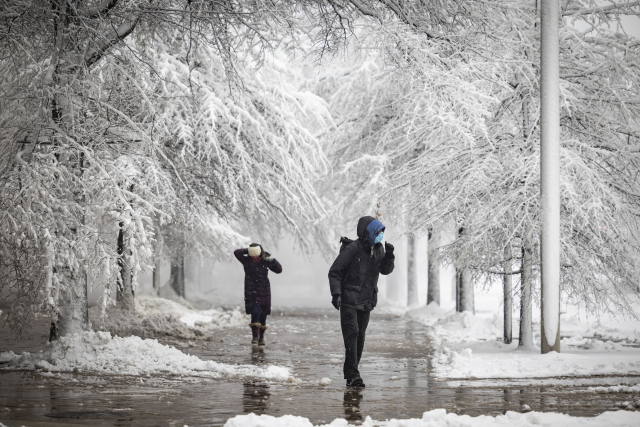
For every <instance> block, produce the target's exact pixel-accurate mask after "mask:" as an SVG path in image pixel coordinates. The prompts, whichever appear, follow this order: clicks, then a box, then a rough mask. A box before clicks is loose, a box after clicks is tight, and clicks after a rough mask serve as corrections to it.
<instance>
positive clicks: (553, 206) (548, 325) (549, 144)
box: [540, 0, 560, 354]
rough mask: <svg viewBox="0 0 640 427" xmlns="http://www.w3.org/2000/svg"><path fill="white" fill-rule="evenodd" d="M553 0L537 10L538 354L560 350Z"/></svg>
mask: <svg viewBox="0 0 640 427" xmlns="http://www.w3.org/2000/svg"><path fill="white" fill-rule="evenodd" d="M559 16H560V11H559V4H558V1H557V0H542V3H541V8H540V181H541V182H540V202H541V221H542V224H541V227H542V232H541V236H540V244H541V259H540V264H541V273H542V292H541V297H542V301H541V305H540V309H541V340H542V342H541V345H540V350H541V352H542V354H545V353H548V352H550V351H557V352H559V351H560V43H559V36H558V34H559V30H558V25H559V24H558V20H559Z"/></svg>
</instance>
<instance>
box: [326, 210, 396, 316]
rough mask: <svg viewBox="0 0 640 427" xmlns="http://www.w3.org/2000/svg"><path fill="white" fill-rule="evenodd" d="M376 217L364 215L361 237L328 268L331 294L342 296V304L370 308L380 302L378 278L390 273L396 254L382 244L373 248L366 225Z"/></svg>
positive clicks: (346, 248) (359, 231)
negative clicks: (385, 249)
mask: <svg viewBox="0 0 640 427" xmlns="http://www.w3.org/2000/svg"><path fill="white" fill-rule="evenodd" d="M373 220H374V218H373V217H370V216H365V217H362V218H360V220H359V221H358V240H356V241H354V242H353V243H350V244H349V245H348V246H347V247H345V248H344V250H342V251H341V252H340V253H339V254H338V257H337V258H336V259H335V261H334V262H333V265H331V268H330V269H329V287H330V289H331V295H332V296H333V295H341V300H342V305H344V306H347V307H354V308H356V309H358V310H365V311H371V310H373V309H374V307H375V306H376V304H377V303H378V277H379V275H380V274H385V275H386V274H390V273H391V272H392V271H393V268H394V260H395V256H394V255H393V253H392V252H389V253H386V254H385V251H384V247H383V246H382V244H381V243H377V244H376V245H375V246H374V247H373V254H372V253H371V250H372V249H371V245H370V244H369V238H368V237H367V235H366V232H365V231H366V228H367V225H369V223H370V222H371V221H373Z"/></svg>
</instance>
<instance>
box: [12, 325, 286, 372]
mask: <svg viewBox="0 0 640 427" xmlns="http://www.w3.org/2000/svg"><path fill="white" fill-rule="evenodd" d="M0 362H3V364H4V368H5V369H20V370H36V369H37V370H42V371H46V372H87V373H98V374H109V375H134V376H142V375H182V376H192V377H207V378H221V377H251V378H260V379H264V380H271V381H287V380H289V379H290V378H292V376H291V373H290V371H289V368H286V367H281V366H274V365H269V366H268V367H265V368H262V367H257V366H252V365H227V364H224V363H218V362H214V361H211V360H201V359H199V358H198V357H196V356H191V355H188V354H185V353H183V352H181V351H180V350H178V349H176V348H174V347H171V346H166V345H162V344H160V343H158V341H156V340H154V339H141V338H139V337H135V336H134V337H127V338H119V337H112V336H111V334H110V333H109V332H83V333H78V334H72V335H69V336H66V337H62V338H60V339H59V340H57V341H54V342H53V343H51V344H49V345H48V348H47V349H46V350H44V351H42V352H39V353H35V354H32V353H29V352H23V353H22V354H19V355H18V354H15V353H14V352H12V351H9V352H4V353H0Z"/></svg>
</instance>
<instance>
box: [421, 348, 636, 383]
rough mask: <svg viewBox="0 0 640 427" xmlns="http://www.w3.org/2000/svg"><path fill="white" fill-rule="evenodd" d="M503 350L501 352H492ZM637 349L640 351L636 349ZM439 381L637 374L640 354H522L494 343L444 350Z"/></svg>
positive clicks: (438, 363)
mask: <svg viewBox="0 0 640 427" xmlns="http://www.w3.org/2000/svg"><path fill="white" fill-rule="evenodd" d="M492 350H501V351H492ZM634 350H637V349H634ZM432 366H433V367H434V374H435V375H436V376H437V377H439V378H452V379H453V378H547V377H572V376H592V375H638V374H640V352H638V351H627V352H624V353H620V354H611V353H608V352H599V353H593V352H591V353H588V352H585V351H582V352H580V351H571V350H567V351H565V352H563V353H556V352H550V353H548V354H540V353H539V352H535V353H533V352H523V351H518V350H515V345H511V346H503V345H501V344H499V343H495V344H494V346H493V348H491V347H490V346H479V347H476V351H474V350H472V349H471V348H465V349H462V350H459V351H455V350H451V349H450V348H449V347H442V348H441V350H440V351H439V352H438V356H437V357H434V360H432Z"/></svg>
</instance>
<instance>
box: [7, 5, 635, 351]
mask: <svg viewBox="0 0 640 427" xmlns="http://www.w3.org/2000/svg"><path fill="white" fill-rule="evenodd" d="M562 6H563V9H562V10H563V14H564V19H563V26H562V35H561V67H562V71H561V72H562V79H563V80H562V96H563V110H562V132H563V138H562V139H563V147H562V160H563V170H564V174H563V176H562V186H563V194H562V197H563V199H562V200H563V204H562V207H563V226H564V229H563V238H564V240H563V245H562V249H563V266H564V267H563V284H564V289H563V290H564V292H566V293H567V294H568V295H569V296H571V297H573V298H575V299H579V300H582V302H584V303H585V304H586V305H587V306H588V307H589V308H590V309H592V310H596V309H600V308H603V307H604V308H607V307H611V306H609V304H613V306H614V307H616V308H619V307H623V308H624V307H625V306H626V304H627V298H626V292H627V291H628V290H630V289H631V290H633V291H634V292H637V291H638V289H637V285H636V284H635V281H634V278H636V277H638V275H637V274H638V271H637V267H636V265H638V264H637V262H636V261H637V255H638V254H637V247H636V243H637V242H636V240H635V237H634V236H633V235H631V234H630V233H631V232H633V231H634V230H635V229H636V225H637V224H636V223H635V221H636V218H637V212H638V211H637V208H638V206H637V202H638V197H639V196H638V195H637V192H636V191H635V190H634V184H635V173H637V171H638V170H637V168H636V165H635V162H636V157H637V153H638V150H636V148H637V147H636V146H637V145H638V135H639V134H640V126H639V123H638V103H637V99H638V88H639V85H638V83H639V82H638V78H639V77H638V73H637V67H638V65H639V64H638V48H639V45H638V43H637V41H636V40H635V39H633V38H631V37H628V36H627V35H625V34H624V33H621V32H616V31H613V30H611V29H610V27H607V25H608V24H611V23H615V22H616V21H617V19H618V17H619V16H620V15H621V14H625V13H636V12H637V10H638V2H627V3H625V4H624V5H614V6H611V7H608V8H605V9H603V8H601V7H600V8H596V7H593V6H592V5H589V4H588V3H587V2H584V3H583V2H578V1H563V2H562ZM537 16H538V12H537V5H536V3H535V0H530V1H524V0H513V1H507V2H504V1H496V2H473V1H466V0H465V1H447V0H433V1H428V2H422V1H415V2H414V1H403V2H396V1H393V0H380V1H378V0H366V1H365V0H362V1H361V0H345V1H322V0H313V1H308V2H295V1H284V2H280V3H277V4H272V3H268V4H267V3H263V2H260V1H257V2H256V1H251V2H248V1H247V2H245V1H241V0H240V1H238V0H236V1H232V2H225V3H224V4H221V3H215V2H210V1H206V0H196V1H193V0H192V1H186V2H184V1H179V0H162V1H159V2H151V3H149V2H143V1H141V0H132V1H128V2H122V1H119V0H86V1H82V0H55V1H52V2H51V1H43V0H0V53H1V54H2V55H1V57H0V58H1V59H0V75H1V76H2V80H1V81H0V85H1V90H2V96H1V97H0V103H1V104H0V138H1V145H0V214H1V215H2V221H1V227H0V250H1V251H2V256H0V272H1V273H2V275H3V277H4V278H5V279H4V280H3V282H2V285H1V286H2V287H1V289H0V292H2V294H3V296H9V297H11V298H12V299H13V300H14V301H15V304H13V305H12V307H11V309H10V310H9V316H8V319H9V324H10V326H12V327H13V328H14V329H15V330H17V331H19V330H20V329H21V328H22V327H23V326H24V325H25V324H26V323H27V322H28V321H29V319H30V318H31V316H32V314H33V313H36V312H39V313H45V314H49V315H52V316H54V317H55V318H57V323H56V325H57V334H58V335H64V334H67V333H71V332H75V331H78V330H82V329H86V328H87V327H88V323H87V314H86V313H87V287H88V285H91V286H104V288H105V295H104V297H103V299H102V301H103V304H104V305H105V306H106V304H108V303H109V301H111V300H112V299H114V296H115V295H114V294H115V293H117V294H118V296H117V299H118V300H119V301H120V302H121V305H123V306H124V307H125V308H128V309H131V308H132V307H133V305H132V299H131V298H132V290H133V289H134V288H135V286H136V282H137V277H138V275H139V273H140V272H141V271H142V270H145V269H146V270H150V269H154V267H155V268H156V269H157V266H158V265H159V262H161V261H163V260H164V261H166V260H171V262H172V265H174V266H175V275H176V277H179V275H180V271H179V270H180V265H181V261H180V260H181V259H182V257H184V256H185V255H188V254H199V255H204V256H213V257H220V256H224V253H225V252H227V251H228V248H229V247H234V246H237V245H240V244H245V243H247V242H246V238H245V237H244V236H242V235H240V234H239V233H238V232H237V230H239V229H240V228H241V227H242V228H245V229H247V227H254V228H253V229H252V232H254V231H255V232H256V234H257V235H259V236H260V237H261V238H263V239H264V240H269V239H270V238H274V236H277V235H278V233H279V231H280V229H281V228H287V229H289V230H291V231H292V232H293V233H294V234H296V235H297V237H298V240H299V242H300V244H301V246H302V247H303V248H308V249H310V248H311V247H312V246H313V245H320V246H322V247H324V248H326V247H328V244H329V242H334V241H337V239H335V236H332V235H331V233H328V232H327V230H331V229H335V227H332V225H336V223H337V222H342V221H344V222H348V223H353V221H354V220H355V219H356V218H357V217H358V216H360V215H361V214H362V213H363V211H366V210H367V209H369V210H371V211H373V210H374V209H377V208H379V209H380V211H381V212H382V213H383V214H384V215H385V216H388V217H391V215H393V217H394V218H396V217H397V218H398V219H399V222H403V223H404V224H408V225H407V231H408V232H409V233H411V234H412V235H415V236H420V235H422V234H424V233H429V234H430V235H431V236H433V239H431V238H430V249H429V251H430V256H429V260H430V263H431V265H430V268H429V270H430V283H432V286H431V287H430V291H429V295H430V299H429V301H438V299H439V297H438V291H437V290H436V289H435V287H434V286H433V284H435V283H436V280H435V274H436V271H437V267H436V266H435V264H434V262H436V261H437V262H441V263H451V264H453V265H455V266H456V268H457V269H458V270H459V274H458V276H459V278H460V280H459V282H460V285H459V288H460V289H461V294H460V295H461V298H460V309H464V308H467V309H468V308H469V307H470V304H472V300H471V299H469V298H466V297H465V295H469V290H470V289H472V286H473V285H472V281H474V282H476V283H480V282H479V281H480V280H485V281H489V280H491V278H492V277H494V276H496V275H499V276H500V277H504V278H505V281H507V280H509V278H511V275H512V274H521V283H522V286H521V288H522V290H521V292H520V294H521V298H520V299H521V304H522V319H523V320H524V321H523V322H521V325H523V327H524V330H523V331H521V334H520V340H521V344H522V345H530V344H531V336H530V327H529V329H528V330H529V333H528V332H527V323H526V320H527V319H530V311H527V310H530V302H529V301H530V300H529V299H528V298H530V295H531V289H535V287H534V286H533V284H534V283H536V280H537V277H538V276H539V272H538V261H537V260H538V259H539V254H538V251H539V249H538V248H539V244H538V237H537V236H538V235H539V212H540V207H539V198H538V193H539V172H538V171H539V165H538V160H537V159H538V154H539V153H538V128H539V126H538V122H537V117H538V116H539V111H538V110H539V106H538V90H539V64H538V58H537V55H535V54H534V52H536V50H537V49H538V43H539V41H538V33H539V31H538V28H537ZM583 26H586V27H585V28H586V29H582V27H583ZM353 35H355V36H356V37H352V36H353ZM340 48H344V53H346V56H347V58H348V59H347V60H344V61H340V60H339V59H338V58H334V59H329V58H328V57H327V54H329V53H333V52H335V51H336V50H337V49H340ZM292 58H295V59H292ZM309 58H316V59H317V58H322V59H324V61H325V64H327V66H326V67H324V68H323V69H322V70H321V71H320V72H319V73H318V74H315V73H314V71H312V67H310V65H309V63H310V60H309ZM634 71H635V72H634ZM594 113H596V114H594ZM398 213H400V215H398ZM247 220H250V221H247ZM266 224H268V227H267V226H265V225H266ZM444 227H454V228H455V229H456V230H458V233H457V234H458V235H457V238H456V240H455V241H454V242H453V243H451V244H447V245H445V246H443V245H441V244H439V243H438V240H437V239H436V237H435V236H437V234H438V233H437V231H438V230H439V229H442V228H444ZM260 233H262V234H260ZM268 233H272V234H268ZM327 252H328V251H327ZM432 274H433V278H434V280H433V281H432V280H431V278H432ZM505 289H506V291H505V295H507V296H510V295H511V286H510V285H505ZM465 290H466V293H465ZM116 291H118V292H116ZM505 306H506V304H505Z"/></svg>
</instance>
